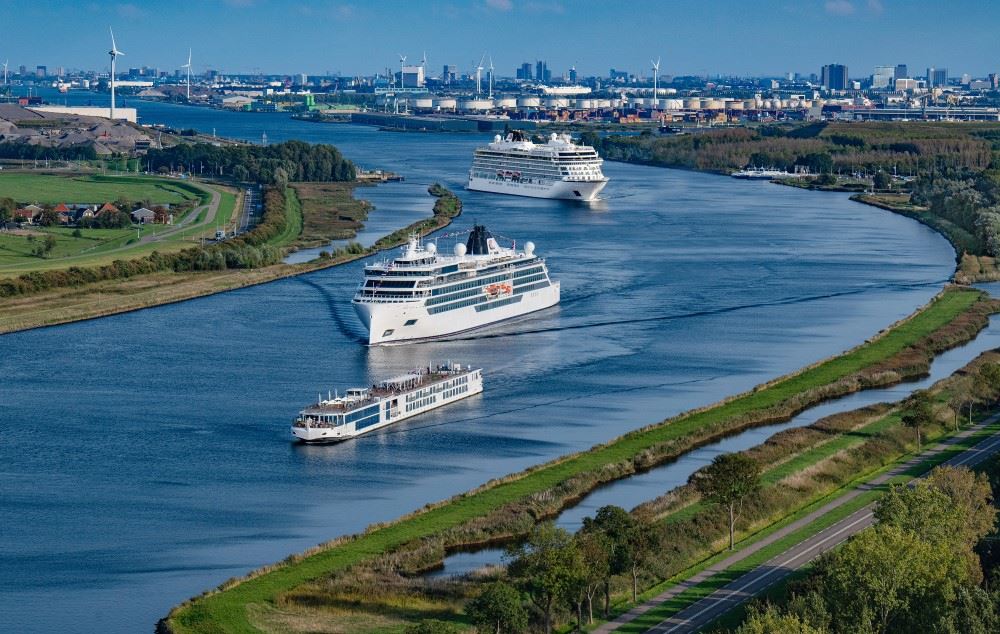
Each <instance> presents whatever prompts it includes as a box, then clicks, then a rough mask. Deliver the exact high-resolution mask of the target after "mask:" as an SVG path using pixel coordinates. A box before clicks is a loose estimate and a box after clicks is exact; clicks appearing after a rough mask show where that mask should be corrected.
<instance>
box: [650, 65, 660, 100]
mask: <svg viewBox="0 0 1000 634" xmlns="http://www.w3.org/2000/svg"><path fill="white" fill-rule="evenodd" d="M649 63H650V64H652V65H653V99H656V98H657V92H656V80H657V78H658V77H659V75H660V58H659V57H657V58H656V61H655V62H654V61H653V60H649Z"/></svg>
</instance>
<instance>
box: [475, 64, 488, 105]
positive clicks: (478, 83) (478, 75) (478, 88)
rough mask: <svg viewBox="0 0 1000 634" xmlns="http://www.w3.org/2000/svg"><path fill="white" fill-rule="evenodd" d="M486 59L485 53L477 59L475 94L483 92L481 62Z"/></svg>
mask: <svg viewBox="0 0 1000 634" xmlns="http://www.w3.org/2000/svg"><path fill="white" fill-rule="evenodd" d="M484 61H486V53H483V56H482V57H481V58H480V59H479V66H476V96H477V97H478V96H480V95H481V94H483V89H482V80H483V62H484Z"/></svg>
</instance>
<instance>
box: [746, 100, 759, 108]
mask: <svg viewBox="0 0 1000 634" xmlns="http://www.w3.org/2000/svg"><path fill="white" fill-rule="evenodd" d="M743 109H744V110H756V109H757V101H756V100H754V99H744V100H743Z"/></svg>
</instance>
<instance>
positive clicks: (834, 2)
mask: <svg viewBox="0 0 1000 634" xmlns="http://www.w3.org/2000/svg"><path fill="white" fill-rule="evenodd" d="M824 8H825V9H826V12H827V13H829V14H831V15H852V14H853V13H854V4H853V3H851V1H850V0H826V4H825V5H824Z"/></svg>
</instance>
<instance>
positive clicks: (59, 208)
mask: <svg viewBox="0 0 1000 634" xmlns="http://www.w3.org/2000/svg"><path fill="white" fill-rule="evenodd" d="M52 211H54V212H56V213H57V214H59V223H60V224H64V225H68V224H69V223H71V222H73V211H72V210H71V209H70V208H69V207H67V206H66V203H59V204H58V205H56V206H55V207H54V208H53V209H52Z"/></svg>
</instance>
